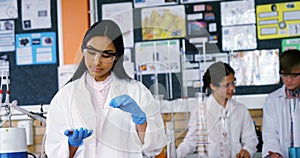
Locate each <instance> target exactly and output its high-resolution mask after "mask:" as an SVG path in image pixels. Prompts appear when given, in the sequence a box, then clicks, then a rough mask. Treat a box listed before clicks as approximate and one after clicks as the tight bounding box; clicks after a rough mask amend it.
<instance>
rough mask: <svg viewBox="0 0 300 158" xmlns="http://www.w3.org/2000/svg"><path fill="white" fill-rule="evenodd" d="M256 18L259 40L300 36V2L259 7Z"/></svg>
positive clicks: (257, 7)
mask: <svg viewBox="0 0 300 158" xmlns="http://www.w3.org/2000/svg"><path fill="white" fill-rule="evenodd" d="M256 17H257V32H258V38H259V39H274V38H286V37H294V36H299V35H300V2H284V3H272V4H264V5H257V6H256Z"/></svg>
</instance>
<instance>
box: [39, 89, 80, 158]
mask: <svg viewBox="0 0 300 158" xmlns="http://www.w3.org/2000/svg"><path fill="white" fill-rule="evenodd" d="M59 95H60V93H58V95H56V96H55V97H54V98H53V99H52V101H51V103H50V107H49V110H48V112H47V121H46V141H45V152H46V155H47V157H49V158H57V157H61V158H68V157H69V145H68V137H66V136H65V135H64V130H66V129H67V128H68V125H67V121H66V117H68V113H67V111H68V110H67V108H68V105H65V106H62V101H63V100H65V99H67V98H60V96H59ZM81 151H82V147H79V148H78V150H77V152H76V154H75V157H78V155H80V153H81Z"/></svg>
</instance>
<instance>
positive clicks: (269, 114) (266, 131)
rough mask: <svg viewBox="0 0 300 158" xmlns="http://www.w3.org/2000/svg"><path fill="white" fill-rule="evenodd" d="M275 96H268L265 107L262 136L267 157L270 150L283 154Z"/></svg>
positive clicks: (263, 152)
mask: <svg viewBox="0 0 300 158" xmlns="http://www.w3.org/2000/svg"><path fill="white" fill-rule="evenodd" d="M274 105H275V104H274V98H272V97H270V96H268V97H267V98H266V102H265V105H264V107H263V127H262V136H263V142H264V144H263V149H262V156H263V157H265V156H267V155H268V151H272V152H277V153H279V154H281V155H283V153H282V152H281V148H280V143H279V136H278V134H277V133H278V129H276V127H275V124H276V122H275V118H276V113H275V111H274V108H273V107H274Z"/></svg>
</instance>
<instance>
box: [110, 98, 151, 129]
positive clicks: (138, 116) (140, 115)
mask: <svg viewBox="0 0 300 158" xmlns="http://www.w3.org/2000/svg"><path fill="white" fill-rule="evenodd" d="M109 105H110V106H111V107H114V108H120V109H121V110H123V111H125V112H129V113H130V114H131V117H132V121H133V122H134V123H135V124H143V123H145V122H146V114H145V113H144V111H142V110H141V108H140V107H139V106H138V105H137V103H136V102H135V101H134V100H133V99H132V98H131V97H130V96H128V95H126V94H125V95H121V96H118V97H115V98H113V99H112V100H111V101H110V103H109Z"/></svg>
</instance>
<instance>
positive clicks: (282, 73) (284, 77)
mask: <svg viewBox="0 0 300 158" xmlns="http://www.w3.org/2000/svg"><path fill="white" fill-rule="evenodd" d="M279 74H280V76H281V78H282V79H287V78H289V77H290V78H292V79H294V78H297V77H299V76H300V72H298V73H284V72H279Z"/></svg>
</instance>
